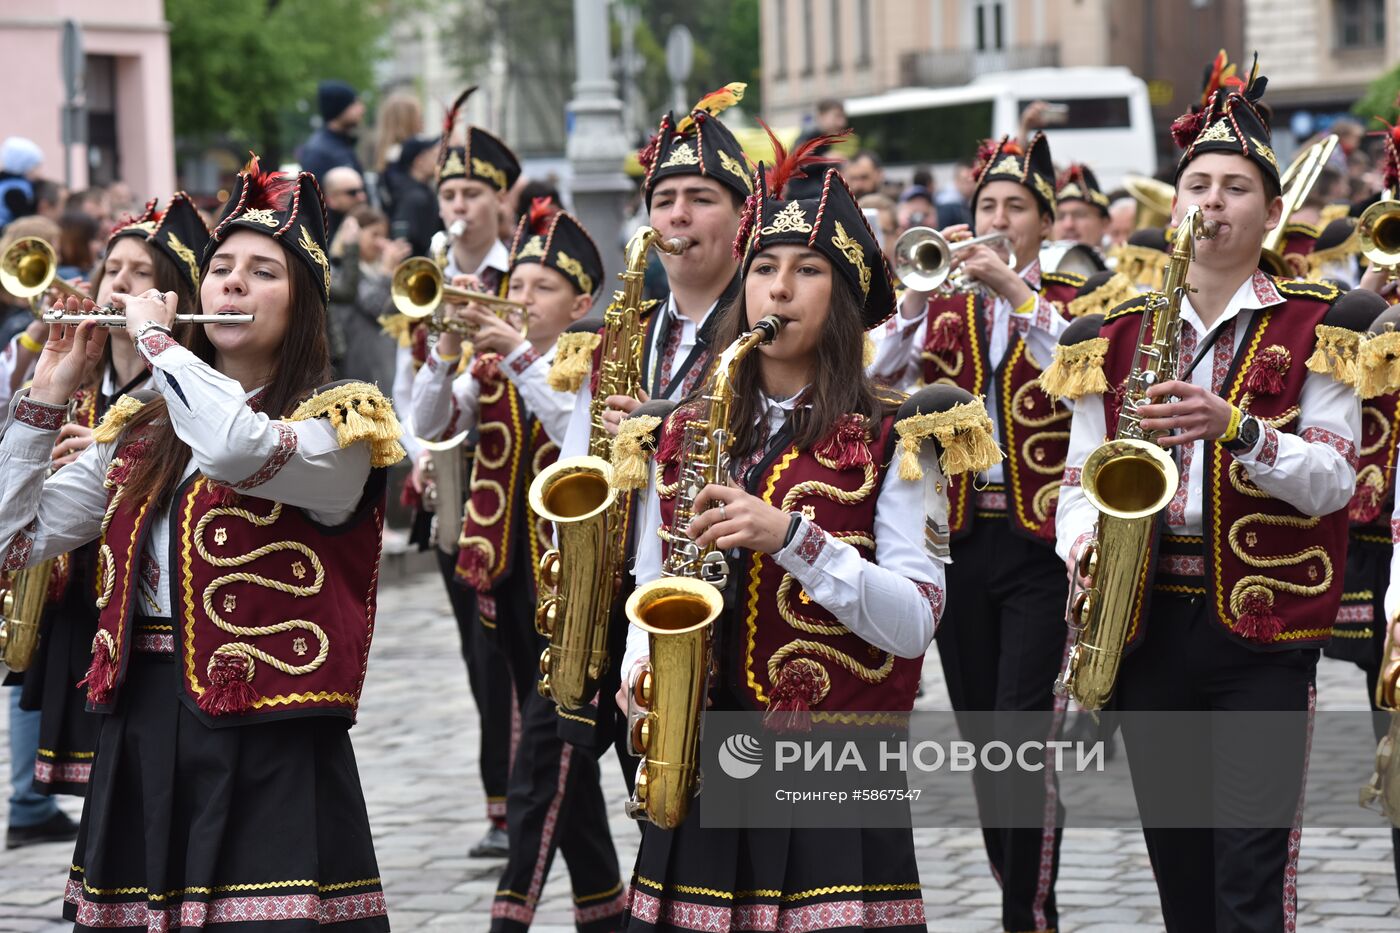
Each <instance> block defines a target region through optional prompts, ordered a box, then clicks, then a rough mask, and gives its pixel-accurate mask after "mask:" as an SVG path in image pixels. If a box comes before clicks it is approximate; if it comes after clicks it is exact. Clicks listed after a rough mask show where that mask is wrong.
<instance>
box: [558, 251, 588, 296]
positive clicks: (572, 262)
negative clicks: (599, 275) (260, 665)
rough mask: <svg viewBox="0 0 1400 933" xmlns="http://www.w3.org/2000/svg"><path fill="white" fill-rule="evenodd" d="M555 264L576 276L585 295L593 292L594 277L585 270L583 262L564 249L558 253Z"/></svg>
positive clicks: (575, 278)
mask: <svg viewBox="0 0 1400 933" xmlns="http://www.w3.org/2000/svg"><path fill="white" fill-rule="evenodd" d="M555 265H557V266H558V267H559V268H560V269H562V270H564V271H565V272H567V273H568V274H569V275H572V276H573V277H574V280H575V281H576V282H578V285H579V288H581V289H583V292H584V294H585V295H591V294H593V279H592V278H591V277H590V276H589V275H588V273H587V272H584V271H583V263H581V262H579V261H578V260H577V259H575V258H574V257H572V256H570V255H569V254H568V253H566V252H564V251H563V250H562V249H561V250H560V251H559V253H558V258H557V259H556V260H555Z"/></svg>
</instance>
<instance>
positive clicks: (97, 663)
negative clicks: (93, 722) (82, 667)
mask: <svg viewBox="0 0 1400 933" xmlns="http://www.w3.org/2000/svg"><path fill="white" fill-rule="evenodd" d="M103 635H107V633H106V632H105V631H103V632H99V633H98V634H97V637H96V638H94V639H93V640H92V664H90V665H89V666H88V672H87V676H86V677H84V678H83V679H82V680H80V681H78V686H79V687H87V695H88V701H89V702H91V703H93V704H94V705H97V706H102V705H103V704H105V703H108V702H110V701H111V699H112V686H113V684H115V683H116V679H117V662H116V659H115V658H113V657H112V647H111V642H112V638H111V636H110V635H107V637H106V638H104V637H103Z"/></svg>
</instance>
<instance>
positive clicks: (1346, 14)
mask: <svg viewBox="0 0 1400 933" xmlns="http://www.w3.org/2000/svg"><path fill="white" fill-rule="evenodd" d="M1336 30H1337V33H1336V35H1337V37H1336V47H1337V48H1339V49H1380V48H1384V47H1385V0H1336Z"/></svg>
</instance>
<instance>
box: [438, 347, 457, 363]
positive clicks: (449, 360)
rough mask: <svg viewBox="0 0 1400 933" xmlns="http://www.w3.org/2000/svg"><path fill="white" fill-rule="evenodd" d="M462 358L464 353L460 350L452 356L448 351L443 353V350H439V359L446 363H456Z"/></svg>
mask: <svg viewBox="0 0 1400 933" xmlns="http://www.w3.org/2000/svg"><path fill="white" fill-rule="evenodd" d="M461 358H462V354H461V353H460V352H458V353H454V354H453V355H452V356H448V355H447V354H446V353H443V352H442V351H441V350H439V351H438V359H440V360H442V361H443V362H444V363H455V362H457V361H458V360H460V359H461Z"/></svg>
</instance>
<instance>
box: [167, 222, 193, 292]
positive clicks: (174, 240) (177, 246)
mask: <svg viewBox="0 0 1400 933" xmlns="http://www.w3.org/2000/svg"><path fill="white" fill-rule="evenodd" d="M165 240H166V243H167V245H168V246H169V247H170V251H171V252H173V253H174V254H175V255H176V256H179V257H180V258H181V259H182V260H184V263H185V265H187V266H189V267H190V278H192V279H194V280H195V281H196V282H198V281H199V260H197V259H195V258H194V250H192V249H190V248H189V247H188V246H186V245H185V244H184V243H181V242H180V238H179V237H177V236H176V235H175V234H173V233H171V234H167V235H166V237H165Z"/></svg>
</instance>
